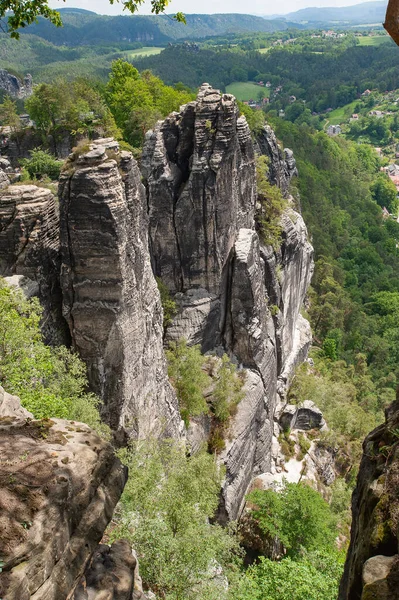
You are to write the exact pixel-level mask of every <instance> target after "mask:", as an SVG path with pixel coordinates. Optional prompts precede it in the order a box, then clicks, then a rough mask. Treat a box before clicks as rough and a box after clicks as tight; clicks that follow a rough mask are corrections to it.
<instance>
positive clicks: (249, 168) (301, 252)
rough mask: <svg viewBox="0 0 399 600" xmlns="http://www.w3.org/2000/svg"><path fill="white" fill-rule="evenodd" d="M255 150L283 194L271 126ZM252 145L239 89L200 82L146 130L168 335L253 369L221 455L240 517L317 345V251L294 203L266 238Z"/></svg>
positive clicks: (286, 162) (227, 500) (226, 511)
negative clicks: (292, 384)
mask: <svg viewBox="0 0 399 600" xmlns="http://www.w3.org/2000/svg"><path fill="white" fill-rule="evenodd" d="M255 147H256V148H258V149H260V151H263V152H265V153H266V154H267V156H269V158H270V179H271V182H272V183H275V184H278V185H279V186H280V187H281V189H282V192H283V194H284V195H286V196H287V195H288V185H289V180H290V178H291V176H292V175H293V174H294V173H295V161H294V160H293V157H292V153H291V152H290V151H286V153H285V156H284V154H283V153H282V151H281V150H280V149H279V147H278V144H277V141H276V138H275V136H274V134H273V132H272V131H271V130H270V128H268V127H266V128H265V130H264V132H263V134H262V135H261V136H260V140H258V142H257V144H256V145H255ZM255 147H254V144H253V142H252V139H251V134H250V131H249V128H248V125H247V123H246V120H245V118H244V117H242V116H240V115H239V110H238V107H237V104H236V101H235V99H234V97H233V96H231V95H229V94H224V95H222V94H220V93H219V92H218V91H216V90H213V89H212V88H211V87H210V86H209V85H208V84H204V85H203V86H202V87H201V89H200V91H199V94H198V97H197V100H196V101H195V102H190V103H189V104H187V105H186V106H185V107H182V109H181V112H180V113H173V114H172V115H170V116H169V117H168V118H167V119H165V121H163V122H159V123H158V124H157V126H156V127H155V128H154V130H153V131H151V132H149V133H148V134H147V139H146V144H145V146H144V151H143V157H142V168H143V174H144V177H145V185H146V188H147V201H148V210H149V232H150V249H151V256H152V261H153V268H154V271H155V274H156V275H157V276H159V277H160V278H161V279H162V281H163V283H164V284H166V285H167V287H168V288H169V291H170V292H171V293H172V294H173V295H174V297H175V299H176V302H177V304H178V307H179V311H178V314H177V316H176V317H175V319H174V321H173V323H172V324H171V326H170V327H169V328H168V331H167V335H166V340H175V339H178V338H179V337H185V338H186V339H187V340H188V341H189V343H199V344H200V345H201V347H202V351H204V352H206V351H210V350H212V351H216V352H217V353H220V352H221V351H225V352H227V353H228V354H229V355H230V356H231V358H232V359H233V360H235V361H236V362H237V363H238V364H239V365H241V366H242V367H243V368H245V369H246V370H247V376H246V383H245V386H244V391H245V397H244V399H243V400H242V401H241V403H240V405H239V407H238V412H237V415H236V417H235V419H234V422H233V424H232V428H231V432H230V435H229V440H227V441H226V449H225V451H224V452H223V454H222V455H221V459H222V460H223V461H224V462H225V464H226V468H227V474H226V484H225V487H224V491H223V501H222V506H221V511H220V516H221V518H222V519H223V518H235V517H236V516H237V515H238V514H239V512H240V508H241V505H242V500H243V498H244V495H245V492H246V490H247V488H248V486H249V484H250V482H251V480H252V478H253V476H254V475H255V474H257V473H262V472H264V471H270V469H271V468H272V465H271V453H272V438H273V432H274V422H273V420H274V413H275V407H276V403H277V400H278V398H279V394H280V395H284V391H285V388H286V386H287V384H288V382H289V380H290V378H291V377H292V374H293V370H294V367H295V365H296V364H297V363H298V362H299V361H301V360H303V359H304V358H305V357H306V353H307V349H308V347H309V344H310V341H311V335H310V328H309V324H308V323H307V321H305V319H303V318H302V317H301V315H300V309H301V306H302V303H303V300H304V298H305V295H306V291H307V287H308V285H309V283H310V278H311V275H312V268H313V261H312V257H313V249H312V247H311V245H310V243H309V241H308V237H307V231H306V227H305V224H304V222H303V220H302V217H301V216H300V214H298V213H297V212H295V211H294V210H293V208H289V209H287V210H286V211H285V213H284V215H283V218H282V229H283V233H282V244H281V248H280V249H279V250H277V251H276V250H275V249H273V248H272V247H270V246H264V245H263V244H262V243H261V240H260V239H259V236H258V234H257V233H256V231H255V211H256V200H257V192H256V177H255ZM291 205H292V203H291ZM277 392H279V394H278V393H277Z"/></svg>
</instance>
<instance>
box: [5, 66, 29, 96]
mask: <svg viewBox="0 0 399 600" xmlns="http://www.w3.org/2000/svg"><path fill="white" fill-rule="evenodd" d="M0 89H2V90H5V91H6V92H7V94H9V95H10V96H12V97H13V98H19V99H24V98H28V97H29V96H31V95H32V92H33V82H32V75H29V74H28V75H26V77H25V78H24V80H23V81H21V80H20V79H18V77H16V76H15V75H11V73H9V72H8V71H6V70H5V69H0Z"/></svg>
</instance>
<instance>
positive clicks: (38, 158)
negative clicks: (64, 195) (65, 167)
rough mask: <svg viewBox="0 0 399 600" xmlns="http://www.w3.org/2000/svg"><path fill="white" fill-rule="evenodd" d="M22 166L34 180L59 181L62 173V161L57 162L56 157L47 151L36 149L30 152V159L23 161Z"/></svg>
mask: <svg viewBox="0 0 399 600" xmlns="http://www.w3.org/2000/svg"><path fill="white" fill-rule="evenodd" d="M21 165H22V166H23V167H24V168H25V169H26V170H27V172H28V173H29V176H30V177H31V178H32V179H42V178H43V177H49V178H50V179H53V180H55V179H58V178H59V176H60V172H61V166H62V161H60V160H57V159H56V158H55V156H53V155H52V154H50V153H49V152H47V151H46V150H40V148H35V149H34V150H31V151H30V158H24V159H23V160H21Z"/></svg>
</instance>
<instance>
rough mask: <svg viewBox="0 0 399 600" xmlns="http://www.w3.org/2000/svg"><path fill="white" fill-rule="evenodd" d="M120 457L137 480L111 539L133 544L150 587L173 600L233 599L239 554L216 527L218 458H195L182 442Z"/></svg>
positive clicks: (140, 446) (146, 445)
mask: <svg viewBox="0 0 399 600" xmlns="http://www.w3.org/2000/svg"><path fill="white" fill-rule="evenodd" d="M120 458H121V460H122V461H123V462H124V463H125V464H126V465H127V466H128V468H129V480H128V483H127V485H126V488H125V491H124V494H123V496H122V505H121V512H120V514H119V515H118V518H117V520H118V524H117V526H116V528H115V529H114V530H113V531H112V532H111V536H112V538H113V539H118V538H120V537H125V538H127V539H128V540H129V541H130V542H131V543H132V545H133V547H134V548H135V549H136V551H137V553H138V557H139V562H140V572H141V575H142V578H143V581H144V583H145V585H146V586H148V587H150V588H151V589H152V590H153V591H154V592H156V595H157V598H159V599H161V598H162V599H165V600H223V599H224V598H226V596H227V590H226V583H227V579H226V574H227V573H228V571H229V569H230V565H231V564H232V563H234V562H235V560H236V558H235V557H237V556H238V555H239V549H238V541H237V539H236V538H235V537H234V536H232V535H231V532H230V531H229V530H228V529H224V528H222V527H220V526H219V525H211V524H210V523H209V519H211V518H212V517H214V514H215V511H216V509H217V506H218V502H219V491H220V485H221V481H222V477H223V472H222V471H221V469H220V467H218V465H217V464H216V462H215V460H214V458H213V457H212V456H210V455H209V454H206V453H204V452H203V453H199V454H196V455H194V456H191V457H187V455H186V448H185V445H184V443H180V442H178V441H176V440H164V441H159V440H147V441H140V442H136V443H135V444H133V445H131V447H130V448H128V449H123V450H122V451H121V452H120ZM220 571H222V572H220ZM218 573H219V574H218Z"/></svg>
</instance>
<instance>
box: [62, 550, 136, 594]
mask: <svg viewBox="0 0 399 600" xmlns="http://www.w3.org/2000/svg"><path fill="white" fill-rule="evenodd" d="M72 600H146V596H145V595H144V593H143V587H142V582H141V577H140V575H139V568H138V562H137V557H136V554H135V553H134V551H132V549H131V547H130V544H129V542H127V541H126V540H118V541H117V542H114V543H113V544H112V546H108V545H107V544H100V545H99V546H98V548H97V550H96V551H95V553H94V555H93V558H92V560H91V562H90V565H89V566H88V567H87V569H86V572H85V574H84V576H83V577H82V580H81V582H80V583H79V585H78V587H77V588H76V590H75V593H74V595H73V598H72Z"/></svg>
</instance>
